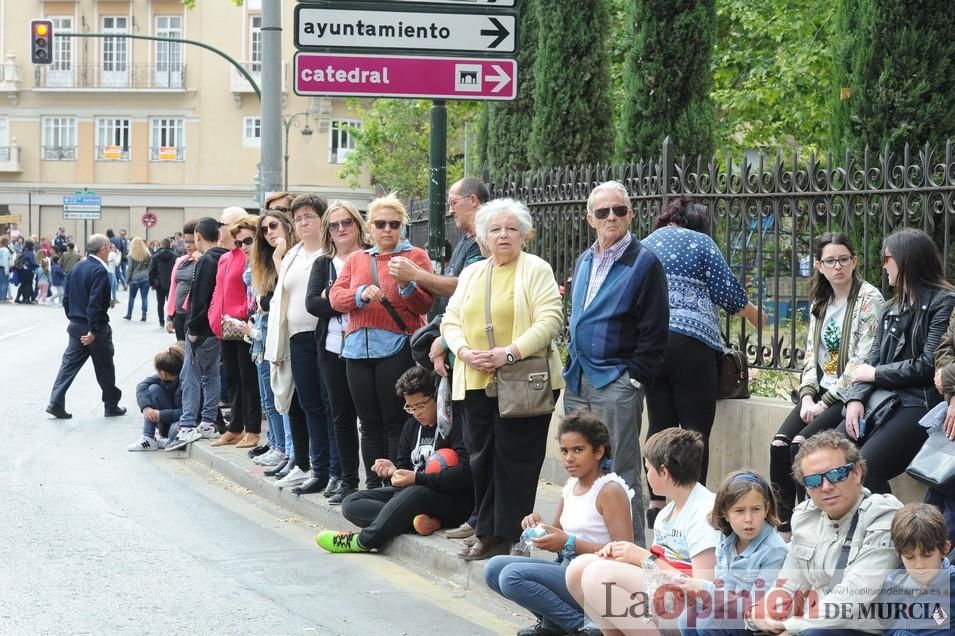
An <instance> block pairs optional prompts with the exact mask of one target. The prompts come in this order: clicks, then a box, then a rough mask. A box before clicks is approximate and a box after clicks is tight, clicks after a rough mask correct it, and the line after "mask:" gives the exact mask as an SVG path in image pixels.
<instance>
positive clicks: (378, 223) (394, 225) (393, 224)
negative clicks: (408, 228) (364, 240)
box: [329, 219, 401, 230]
mask: <svg viewBox="0 0 955 636" xmlns="http://www.w3.org/2000/svg"><path fill="white" fill-rule="evenodd" d="M372 223H374V224H375V228H376V229H379V230H383V229H385V226H386V225H387V226H388V227H390V228H391V229H393V230H397V229H399V228H401V221H385V220H382V219H377V220H375V221H372ZM329 227H331V226H329Z"/></svg>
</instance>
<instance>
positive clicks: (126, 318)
mask: <svg viewBox="0 0 955 636" xmlns="http://www.w3.org/2000/svg"><path fill="white" fill-rule="evenodd" d="M132 319H133V317H132V316H123V320H132Z"/></svg>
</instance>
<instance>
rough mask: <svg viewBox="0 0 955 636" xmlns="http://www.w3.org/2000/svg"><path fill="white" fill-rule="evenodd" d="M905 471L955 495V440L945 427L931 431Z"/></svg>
mask: <svg viewBox="0 0 955 636" xmlns="http://www.w3.org/2000/svg"><path fill="white" fill-rule="evenodd" d="M905 472H907V473H908V474H909V475H911V476H912V477H914V478H915V479H916V480H918V481H920V482H922V483H923V484H927V485H928V486H929V487H931V488H934V489H935V490H937V491H939V492H941V493H944V494H945V495H947V496H949V497H955V441H952V440H950V439H948V437H946V435H945V429H944V428H943V427H937V428H934V429H932V431H931V432H929V434H928V439H927V440H925V443H924V444H922V448H921V449H920V450H919V452H918V454H917V455H916V456H915V459H913V460H912V463H910V464H909V467H908V468H906V469H905Z"/></svg>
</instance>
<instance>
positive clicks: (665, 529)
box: [567, 428, 720, 633]
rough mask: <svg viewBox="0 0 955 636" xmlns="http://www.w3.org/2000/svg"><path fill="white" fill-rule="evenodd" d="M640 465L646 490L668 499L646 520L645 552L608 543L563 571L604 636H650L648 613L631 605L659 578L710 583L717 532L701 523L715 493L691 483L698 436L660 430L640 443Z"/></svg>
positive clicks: (698, 456)
mask: <svg viewBox="0 0 955 636" xmlns="http://www.w3.org/2000/svg"><path fill="white" fill-rule="evenodd" d="M643 462H644V464H645V466H646V469H647V482H648V483H649V484H650V487H651V488H653V492H655V493H659V494H661V495H664V496H665V497H666V498H667V499H669V500H670V503H668V504H667V505H666V506H665V507H664V508H663V509H662V510H661V511H660V514H659V515H657V518H656V520H655V521H654V524H653V545H652V546H650V549H649V550H647V549H646V548H644V547H642V546H638V545H635V544H633V543H630V542H627V541H612V542H610V543H608V544H607V545H606V546H604V547H603V548H602V549H601V550H600V551H599V552H597V554H595V555H592V554H585V555H583V556H580V557H578V558H576V559H574V561H573V562H572V563H571V564H570V567H568V568H567V587H568V589H569V590H570V592H571V594H572V595H573V596H574V598H575V599H577V602H578V603H580V604H581V606H582V607H583V608H584V611H585V613H586V614H587V616H588V617H589V618H590V619H592V620H594V621H595V622H596V623H597V625H598V626H599V627H600V628H601V629H602V630H603V631H604V632H605V633H608V632H609V633H617V632H616V631H615V630H620V631H622V632H624V633H630V632H628V631H627V630H635V629H641V630H648V631H649V632H650V633H652V632H654V631H655V629H654V625H653V623H648V622H647V620H645V617H649V616H651V614H652V611H651V607H650V606H649V605H646V604H644V606H643V607H633V605H634V603H635V601H634V599H637V598H639V597H641V596H643V593H645V592H646V593H648V594H650V595H651V596H652V593H653V592H654V591H655V587H656V584H657V583H659V582H662V580H663V577H665V578H666V579H667V581H669V580H670V579H671V578H672V577H673V576H674V575H677V574H686V575H688V576H691V577H693V578H695V579H705V580H708V581H712V580H713V570H714V568H715V566H716V547H717V546H718V545H719V544H720V533H719V530H717V529H715V528H714V527H713V526H711V525H710V524H709V522H708V518H709V515H710V513H711V512H712V511H713V504H714V500H715V495H714V494H713V493H712V492H710V491H709V490H707V489H706V486H704V485H703V484H701V483H699V481H698V479H699V478H700V466H701V465H702V462H703V437H702V436H701V435H700V434H699V433H698V432H696V431H691V430H687V429H682V428H668V429H665V430H662V431H660V432H659V433H656V434H654V435H651V436H650V437H649V438H648V439H647V441H646V443H645V444H644V448H643ZM661 575H663V576H661ZM661 627H666V628H669V629H675V628H677V625H676V624H675V623H674V624H668V625H665V626H661Z"/></svg>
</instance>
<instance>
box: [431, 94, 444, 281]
mask: <svg viewBox="0 0 955 636" xmlns="http://www.w3.org/2000/svg"><path fill="white" fill-rule="evenodd" d="M430 146H431V148H430V164H431V166H430V170H431V178H430V179H429V180H428V198H429V203H428V254H429V255H430V256H431V261H432V262H433V263H440V262H441V259H442V258H443V254H444V215H445V212H446V211H447V207H448V206H447V205H446V204H445V195H446V194H447V182H448V165H447V162H448V159H447V157H448V105H447V102H445V101H444V100H443V99H436V100H434V101H433V102H431V138H430Z"/></svg>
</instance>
